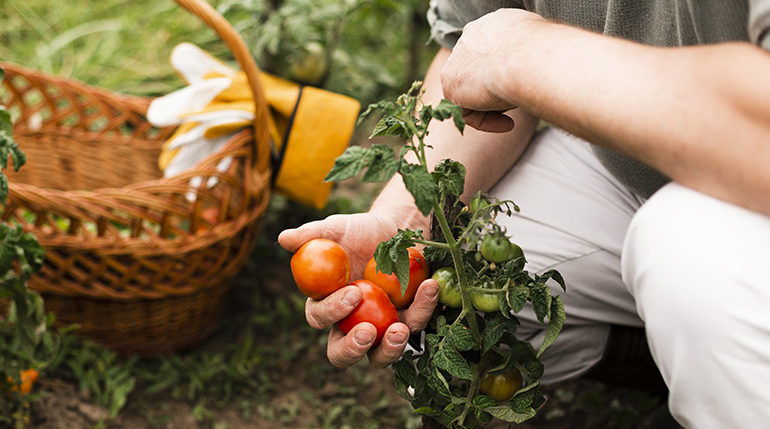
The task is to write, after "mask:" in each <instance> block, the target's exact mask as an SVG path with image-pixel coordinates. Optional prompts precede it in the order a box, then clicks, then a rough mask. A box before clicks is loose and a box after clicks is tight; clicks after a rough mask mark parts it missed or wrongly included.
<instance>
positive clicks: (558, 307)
mask: <svg viewBox="0 0 770 429" xmlns="http://www.w3.org/2000/svg"><path fill="white" fill-rule="evenodd" d="M565 320H567V314H566V312H565V311H564V302H562V300H561V296H558V295H557V296H554V297H553V299H552V300H551V315H550V316H549V319H548V325H547V326H546V329H545V339H543V344H542V345H541V346H540V350H538V351H537V357H540V355H542V354H543V352H544V351H545V349H547V348H548V346H550V345H551V344H553V342H554V341H556V339H557V338H559V333H560V332H561V328H562V326H564V321H565Z"/></svg>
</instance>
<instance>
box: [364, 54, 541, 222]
mask: <svg viewBox="0 0 770 429" xmlns="http://www.w3.org/2000/svg"><path fill="white" fill-rule="evenodd" d="M448 55H449V51H447V50H441V51H439V53H438V54H437V56H436V58H435V59H434V61H433V63H432V64H431V66H430V68H429V69H428V72H427V74H426V76H425V81H424V84H423V87H424V88H425V95H424V96H423V101H424V102H425V103H426V104H433V105H435V104H438V102H439V101H441V100H442V99H443V98H444V96H443V94H442V90H441V82H440V77H439V75H440V70H441V67H442V66H443V63H444V61H445V60H446V58H447V57H448ZM509 115H510V116H511V117H512V118H513V119H514V121H515V124H516V125H515V127H514V129H513V130H512V131H510V132H507V133H486V132H482V131H478V130H475V129H473V128H471V127H466V128H465V131H464V133H463V134H460V132H459V131H458V130H457V128H455V125H454V123H453V121H436V120H434V121H433V122H431V125H430V127H429V134H428V136H427V137H426V144H428V145H430V146H432V148H430V149H428V150H426V158H427V160H428V164H429V165H435V164H437V163H438V162H439V161H441V160H442V159H446V158H451V159H452V160H455V161H459V162H460V163H462V164H463V165H464V166H465V167H466V178H465V193H464V197H466V198H467V197H468V196H471V195H473V194H474V193H475V192H476V191H478V190H482V191H486V190H488V189H489V188H491V187H492V186H493V185H494V184H495V183H496V182H497V180H499V179H500V177H502V175H503V174H505V172H506V171H507V170H508V169H509V168H510V167H511V165H513V164H514V162H516V160H517V159H518V158H519V156H521V153H522V152H523V151H524V149H525V148H526V145H527V143H528V142H529V140H530V139H531V137H532V134H533V133H534V131H535V128H536V125H537V120H536V119H535V118H534V117H533V116H531V115H529V114H528V113H526V112H524V111H523V110H522V109H515V110H513V111H511V112H509ZM371 210H377V211H385V212H388V213H397V214H398V215H399V216H403V217H402V219H404V221H405V223H407V224H408V226H410V227H419V228H421V229H423V230H427V226H428V220H427V218H426V217H424V216H422V215H421V214H420V213H419V211H417V209H416V207H415V206H414V201H413V199H412V196H411V195H410V194H409V193H408V191H407V190H406V188H405V187H404V184H403V181H402V180H401V178H400V176H395V177H394V178H393V179H392V180H391V181H390V182H389V183H388V184H387V185H386V186H385V188H383V190H382V192H381V193H380V195H379V196H378V197H377V199H376V200H375V202H374V203H373V205H372V209H371Z"/></svg>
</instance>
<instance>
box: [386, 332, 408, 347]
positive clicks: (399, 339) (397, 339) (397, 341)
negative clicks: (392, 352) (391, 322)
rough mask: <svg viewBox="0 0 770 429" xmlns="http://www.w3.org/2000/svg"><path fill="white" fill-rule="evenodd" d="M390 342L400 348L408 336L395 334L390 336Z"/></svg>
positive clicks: (401, 333) (400, 333)
mask: <svg viewBox="0 0 770 429" xmlns="http://www.w3.org/2000/svg"><path fill="white" fill-rule="evenodd" d="M388 342H389V343H390V344H392V345H394V346H400V345H401V344H404V343H405V342H406V334H405V333H403V332H393V333H391V334H390V335H388Z"/></svg>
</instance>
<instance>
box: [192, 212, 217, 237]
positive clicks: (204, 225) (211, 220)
mask: <svg viewBox="0 0 770 429" xmlns="http://www.w3.org/2000/svg"><path fill="white" fill-rule="evenodd" d="M218 221H219V209H218V208H216V207H208V208H205V209H203V210H201V222H200V223H199V224H198V229H197V231H198V232H203V231H208V230H209V229H211V228H213V227H214V225H216V224H217V223H219V222H218Z"/></svg>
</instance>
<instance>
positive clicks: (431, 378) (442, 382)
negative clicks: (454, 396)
mask: <svg viewBox="0 0 770 429" xmlns="http://www.w3.org/2000/svg"><path fill="white" fill-rule="evenodd" d="M427 377H428V380H427V381H428V386H429V387H430V388H431V389H433V391H434V392H436V393H438V394H439V395H441V396H445V397H447V398H449V397H451V393H450V390H449V382H447V380H446V377H444V374H442V373H441V371H439V370H438V368H434V369H433V370H432V371H430V373H429V374H428V375H427Z"/></svg>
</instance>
